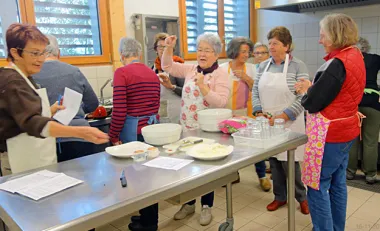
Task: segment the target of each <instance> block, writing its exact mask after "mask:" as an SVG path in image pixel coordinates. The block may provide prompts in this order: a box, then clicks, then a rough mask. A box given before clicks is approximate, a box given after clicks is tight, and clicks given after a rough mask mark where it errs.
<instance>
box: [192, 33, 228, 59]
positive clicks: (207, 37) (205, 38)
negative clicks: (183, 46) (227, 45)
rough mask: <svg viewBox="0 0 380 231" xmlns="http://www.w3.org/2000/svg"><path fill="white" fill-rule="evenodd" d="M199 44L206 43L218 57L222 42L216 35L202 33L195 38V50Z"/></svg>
mask: <svg viewBox="0 0 380 231" xmlns="http://www.w3.org/2000/svg"><path fill="white" fill-rule="evenodd" d="M200 42H206V43H208V44H210V46H211V47H212V48H213V49H214V52H215V54H217V55H219V54H220V53H222V41H220V38H219V36H218V35H217V34H214V33H204V34H201V35H199V36H198V38H197V48H198V46H199V43H200Z"/></svg>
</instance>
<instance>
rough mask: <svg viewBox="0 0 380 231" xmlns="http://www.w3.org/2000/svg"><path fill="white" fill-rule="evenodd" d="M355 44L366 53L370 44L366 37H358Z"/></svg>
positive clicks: (369, 48)
mask: <svg viewBox="0 0 380 231" xmlns="http://www.w3.org/2000/svg"><path fill="white" fill-rule="evenodd" d="M357 45H358V47H359V49H360V50H361V52H364V53H368V52H369V51H370V50H371V45H370V44H369V42H368V40H367V39H366V38H363V37H359V42H358V44H357Z"/></svg>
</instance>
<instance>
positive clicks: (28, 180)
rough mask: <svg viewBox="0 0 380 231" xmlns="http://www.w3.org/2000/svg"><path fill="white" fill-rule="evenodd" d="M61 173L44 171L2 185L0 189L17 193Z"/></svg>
mask: <svg viewBox="0 0 380 231" xmlns="http://www.w3.org/2000/svg"><path fill="white" fill-rule="evenodd" d="M59 174H60V173H56V172H50V171H47V170H42V171H39V172H36V173H32V174H30V175H27V176H24V177H19V178H16V179H14V180H9V181H7V182H5V183H3V184H0V189H1V190H4V191H8V192H11V193H15V192H17V191H19V190H22V189H24V188H27V187H30V186H32V185H35V184H37V183H40V182H45V181H47V180H49V179H51V178H53V177H56V176H58V175H59Z"/></svg>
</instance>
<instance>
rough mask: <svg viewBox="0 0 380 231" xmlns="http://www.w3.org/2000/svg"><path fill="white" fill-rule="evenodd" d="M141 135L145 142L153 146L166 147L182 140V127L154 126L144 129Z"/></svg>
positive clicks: (169, 125)
mask: <svg viewBox="0 0 380 231" xmlns="http://www.w3.org/2000/svg"><path fill="white" fill-rule="evenodd" d="M141 133H142V135H143V137H144V140H145V142H146V143H148V144H152V145H165V144H170V143H174V142H176V141H178V140H179V139H180V138H181V133H182V126H181V125H179V124H171V123H166V124H154V125H149V126H146V127H143V128H142V129H141Z"/></svg>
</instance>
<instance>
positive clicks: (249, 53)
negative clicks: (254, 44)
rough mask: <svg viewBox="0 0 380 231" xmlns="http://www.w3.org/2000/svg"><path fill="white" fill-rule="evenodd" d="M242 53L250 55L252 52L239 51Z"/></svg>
mask: <svg viewBox="0 0 380 231" xmlns="http://www.w3.org/2000/svg"><path fill="white" fill-rule="evenodd" d="M239 53H240V54H244V55H245V54H248V55H251V54H252V53H251V52H250V51H239Z"/></svg>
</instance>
